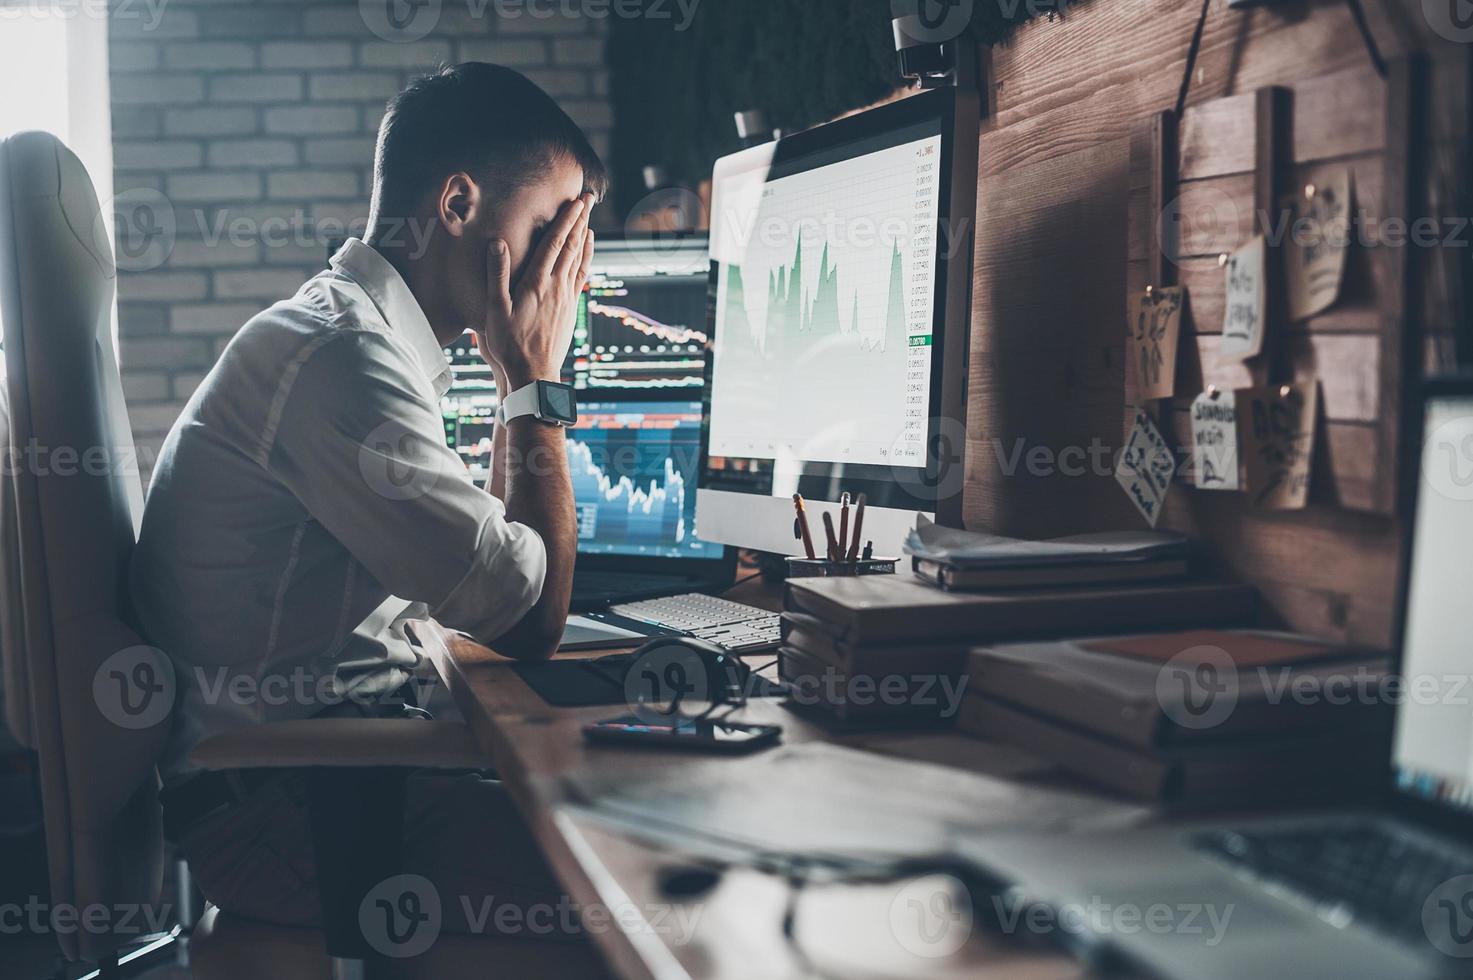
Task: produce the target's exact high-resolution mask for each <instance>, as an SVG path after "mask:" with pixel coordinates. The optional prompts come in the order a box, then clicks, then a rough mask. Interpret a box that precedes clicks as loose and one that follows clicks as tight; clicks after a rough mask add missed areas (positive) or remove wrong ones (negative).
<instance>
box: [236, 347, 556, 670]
mask: <svg viewBox="0 0 1473 980" xmlns="http://www.w3.org/2000/svg"><path fill="white" fill-rule="evenodd" d="M293 370H294V371H295V372H296V375H295V377H294V378H287V379H283V386H282V389H281V391H282V394H281V395H280V398H279V400H280V404H279V406H277V407H276V409H275V410H274V411H273V413H272V416H271V418H270V419H269V420H268V431H267V432H265V433H263V447H264V448H263V456H264V458H263V460H262V462H263V464H264V465H266V466H267V467H268V468H269V469H270V470H271V471H272V472H273V473H274V474H275V475H276V476H277V478H278V479H280V480H281V481H282V482H283V483H284V484H285V485H286V486H287V487H288V488H289V489H290V490H291V491H292V493H293V494H294V495H295V496H296V497H297V499H298V500H300V501H301V502H302V504H303V506H304V507H305V508H306V509H307V511H308V512H309V513H310V514H311V515H312V517H313V518H314V519H316V520H317V521H318V522H320V523H321V524H322V526H323V527H324V528H326V529H327V531H328V532H329V533H331V534H332V535H333V537H335V538H336V539H337V540H338V541H339V542H340V543H341V544H342V545H343V547H344V548H346V549H347V550H348V552H349V553H350V554H352V556H353V557H354V558H355V559H357V560H358V561H359V562H360V563H361V564H362V565H363V566H364V567H365V568H366V569H367V570H368V571H369V572H370V573H371V574H372V575H373V576H374V578H375V579H377V580H378V582H379V583H380V584H381V585H382V586H383V587H384V588H386V589H388V590H389V591H390V592H392V593H393V594H394V595H396V596H398V597H400V598H401V599H408V600H412V601H417V602H423V603H425V604H426V605H427V606H428V607H429V608H430V610H431V614H432V615H433V616H434V617H435V618H436V619H437V620H438V621H440V622H441V623H443V624H444V625H445V626H448V627H451V628H453V629H458V630H463V631H465V632H466V633H469V634H470V635H471V636H473V637H475V638H476V639H478V640H482V641H490V640H494V639H496V638H497V637H499V636H501V635H502V634H503V633H505V632H506V631H507V630H508V629H510V628H511V627H512V626H514V625H515V624H516V623H517V622H518V621H519V620H520V619H521V618H522V617H523V616H525V615H526V614H527V612H528V611H530V610H531V609H532V607H533V606H535V605H536V604H537V600H538V599H539V598H540V597H541V595H542V583H543V579H544V577H545V575H546V572H547V551H546V548H545V547H544V545H543V542H542V538H541V537H540V536H539V535H538V534H537V532H536V531H535V530H533V529H532V528H530V527H528V526H527V525H525V524H518V523H512V522H509V521H507V519H506V508H505V507H504V506H503V504H502V503H501V501H500V500H498V499H496V498H495V497H493V496H492V495H491V494H489V493H487V492H485V491H484V490H482V489H481V488H480V487H477V486H476V485H475V483H474V482H473V481H472V480H471V478H470V476H469V474H468V473H467V472H466V469H465V467H464V465H463V464H462V463H461V462H460V459H459V457H458V456H457V455H456V454H455V453H454V452H453V451H452V450H451V449H450V448H449V446H447V445H446V442H445V435H444V422H443V419H442V418H441V416H440V414H439V412H438V409H437V407H436V406H434V405H433V404H432V403H430V402H429V401H427V397H426V394H425V391H424V382H423V381H421V380H418V379H416V378H415V377H413V376H411V375H410V374H409V371H410V370H412V369H411V368H410V367H409V366H408V362H406V359H405V357H404V354H403V353H402V352H399V351H396V350H395V349H393V347H392V342H391V341H390V340H389V339H388V338H386V337H384V336H382V335H380V334H377V333H373V332H370V331H356V330H346V331H339V332H336V333H334V334H332V335H331V336H330V337H327V338H324V339H323V340H322V342H321V343H320V344H318V345H317V346H315V347H314V348H313V349H311V350H309V351H306V352H304V354H303V356H302V358H301V359H300V362H299V363H298V364H297V365H295V366H294V368H293Z"/></svg>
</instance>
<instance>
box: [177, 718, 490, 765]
mask: <svg viewBox="0 0 1473 980" xmlns="http://www.w3.org/2000/svg"><path fill="white" fill-rule="evenodd" d="M189 761H190V762H191V763H192V764H193V765H196V766H199V767H200V768H202V769H298V768H348V769H361V768H406V769H486V768H489V766H490V764H491V763H490V760H489V759H487V758H486V754H485V753H484V752H482V751H481V748H480V746H479V745H477V744H476V740H475V738H474V736H472V735H471V730H470V729H469V728H467V727H466V726H465V725H462V724H458V723H455V722H448V721H420V720H416V719H407V718H307V719H302V720H298V721H277V722H272V723H270V724H266V725H253V726H251V727H249V728H242V729H239V730H237V731H233V732H228V733H226V734H224V735H216V736H214V737H213V738H207V739H205V740H204V741H203V742H200V743H199V744H198V745H196V746H195V747H194V749H193V750H192V751H191V752H190V753H189Z"/></svg>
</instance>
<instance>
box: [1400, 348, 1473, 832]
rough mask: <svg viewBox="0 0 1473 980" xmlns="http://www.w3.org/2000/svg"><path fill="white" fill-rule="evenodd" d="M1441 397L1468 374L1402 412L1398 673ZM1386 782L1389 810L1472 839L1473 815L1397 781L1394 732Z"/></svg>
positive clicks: (1463, 387) (1468, 389) (1471, 392)
mask: <svg viewBox="0 0 1473 980" xmlns="http://www.w3.org/2000/svg"><path fill="white" fill-rule="evenodd" d="M1445 398H1473V373H1467V374H1456V375H1448V376H1444V377H1437V378H1429V379H1426V380H1425V381H1423V382H1422V384H1421V387H1420V397H1419V398H1418V399H1417V400H1416V402H1415V403H1414V404H1413V405H1411V406H1408V407H1409V408H1411V409H1413V410H1409V411H1403V412H1402V415H1403V420H1402V426H1401V440H1402V441H1401V444H1400V447H1399V449H1400V452H1399V453H1398V457H1399V458H1398V461H1397V462H1398V467H1399V472H1400V474H1401V477H1402V479H1401V486H1400V503H1401V506H1400V507H1399V508H1398V511H1399V512H1400V514H1401V517H1402V520H1401V536H1402V540H1401V561H1400V566H1399V569H1398V582H1397V592H1396V596H1397V602H1396V609H1395V615H1394V617H1393V633H1392V636H1393V637H1394V642H1393V649H1392V663H1393V669H1394V670H1395V671H1396V673H1397V675H1398V676H1400V675H1402V674H1403V671H1404V668H1405V663H1406V630H1407V619H1408V617H1407V608H1408V601H1409V599H1410V596H1411V580H1412V552H1413V550H1414V548H1415V539H1416V535H1415V534H1414V533H1413V530H1414V528H1415V527H1416V519H1417V496H1418V492H1419V489H1420V483H1421V472H1422V452H1423V449H1424V448H1425V447H1424V446H1423V445H1422V440H1423V438H1424V437H1425V435H1426V433H1425V431H1424V430H1425V427H1426V416H1427V408H1428V406H1429V404H1430V403H1431V402H1433V401H1435V400H1439V399H1445ZM1384 766H1385V772H1386V780H1385V782H1384V783H1383V789H1384V802H1385V804H1386V805H1387V806H1388V808H1390V809H1391V810H1392V811H1393V812H1395V813H1397V814H1398V815H1400V816H1402V817H1405V818H1406V819H1408V820H1412V821H1415V822H1417V823H1419V824H1423V825H1426V826H1430V827H1432V828H1435V829H1436V830H1439V831H1441V832H1443V833H1446V834H1449V835H1452V836H1456V837H1460V838H1465V839H1468V840H1473V813H1470V812H1469V811H1468V810H1467V809H1461V808H1458V807H1456V806H1454V805H1452V804H1448V803H1440V802H1438V801H1436V800H1429V799H1427V798H1426V797H1424V796H1419V795H1417V794H1415V793H1413V792H1411V791H1409V790H1404V789H1402V788H1401V787H1400V786H1399V785H1398V784H1397V773H1396V733H1395V729H1394V728H1393V731H1392V735H1391V738H1390V740H1389V741H1388V744H1387V746H1386V756H1385V761H1384Z"/></svg>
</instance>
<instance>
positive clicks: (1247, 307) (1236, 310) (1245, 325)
mask: <svg viewBox="0 0 1473 980" xmlns="http://www.w3.org/2000/svg"><path fill="white" fill-rule="evenodd" d="M1223 271H1224V273H1225V276H1226V280H1227V305H1226V307H1225V308H1224V311H1223V316H1222V353H1223V356H1224V357H1230V358H1233V359H1235V360H1246V359H1247V358H1250V357H1257V356H1258V355H1259V354H1261V353H1262V352H1263V333H1264V329H1265V326H1266V324H1265V322H1264V321H1265V318H1266V317H1267V316H1268V309H1267V306H1268V304H1267V299H1268V288H1267V285H1266V282H1265V280H1267V278H1268V243H1267V242H1266V241H1265V240H1264V237H1263V236H1262V235H1259V236H1258V237H1257V238H1255V239H1253V240H1252V241H1251V242H1249V243H1248V244H1247V245H1244V246H1243V247H1242V248H1240V249H1238V250H1237V251H1236V252H1234V253H1233V254H1232V255H1229V256H1228V258H1227V263H1226V264H1225V265H1224V266H1223Z"/></svg>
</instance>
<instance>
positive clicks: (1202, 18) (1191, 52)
mask: <svg viewBox="0 0 1473 980" xmlns="http://www.w3.org/2000/svg"><path fill="white" fill-rule="evenodd" d="M1211 9H1212V0H1202V12H1201V13H1200V14H1198V15H1197V29H1196V30H1194V31H1193V32H1192V44H1191V46H1190V47H1188V48H1187V70H1186V72H1185V73H1184V74H1183V75H1182V77H1181V88H1179V89H1177V92H1176V117H1177V118H1178V119H1180V118H1181V112H1182V110H1183V109H1185V108H1186V107H1187V91H1188V90H1189V89H1191V87H1192V72H1194V71H1196V70H1197V52H1198V51H1200V50H1202V32H1203V30H1205V29H1206V27H1207V12H1208V11H1209V10H1211Z"/></svg>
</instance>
